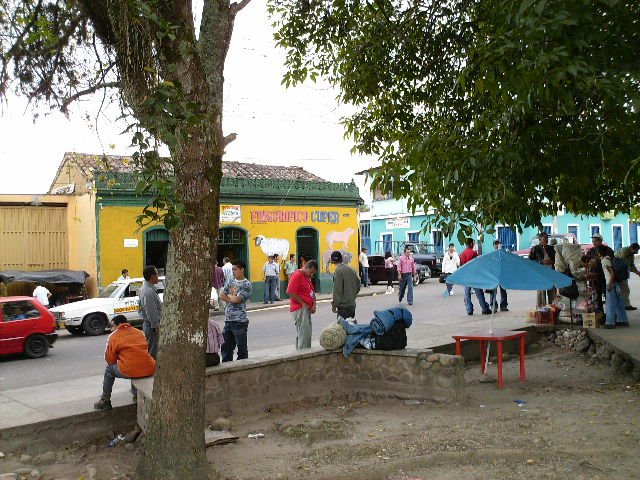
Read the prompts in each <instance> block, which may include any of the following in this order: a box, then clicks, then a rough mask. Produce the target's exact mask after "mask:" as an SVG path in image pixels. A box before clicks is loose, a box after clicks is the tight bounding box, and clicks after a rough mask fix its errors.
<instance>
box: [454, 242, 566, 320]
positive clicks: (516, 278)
mask: <svg viewBox="0 0 640 480" xmlns="http://www.w3.org/2000/svg"><path fill="white" fill-rule="evenodd" d="M571 282H572V279H571V277H569V276H567V275H565V274H563V273H559V272H556V271H555V270H553V269H551V268H549V267H543V266H542V265H540V264H538V263H537V262H533V261H531V260H529V259H526V258H522V257H520V256H518V255H515V254H513V253H509V252H507V251H505V250H502V249H500V250H494V251H493V252H491V253H487V254H486V255H481V256H479V257H477V258H475V259H473V260H472V261H470V262H469V263H465V264H464V265H463V266H462V267H460V268H459V269H458V270H456V271H455V272H454V273H452V274H451V275H449V276H448V277H447V283H453V284H455V285H462V286H465V287H471V288H481V289H483V290H494V289H496V288H498V286H501V287H502V288H504V289H505V290H550V289H552V288H554V287H557V288H562V287H568V286H569V285H571ZM493 307H494V306H493V305H491V324H490V325H491V327H490V330H491V331H493V310H494V308H493Z"/></svg>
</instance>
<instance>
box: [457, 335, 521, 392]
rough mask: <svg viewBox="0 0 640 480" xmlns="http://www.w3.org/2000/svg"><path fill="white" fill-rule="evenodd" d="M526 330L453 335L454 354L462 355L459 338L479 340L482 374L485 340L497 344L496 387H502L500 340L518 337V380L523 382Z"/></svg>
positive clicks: (484, 365)
mask: <svg viewBox="0 0 640 480" xmlns="http://www.w3.org/2000/svg"><path fill="white" fill-rule="evenodd" d="M526 336H527V332H522V331H512V330H493V331H491V332H490V331H489V330H478V331H474V332H468V333H462V334H460V335H453V338H454V339H455V341H456V355H460V356H462V346H461V344H460V341H461V340H478V341H480V371H481V372H482V373H483V374H484V373H485V369H486V355H487V342H496V343H497V344H498V354H497V357H498V388H502V342H503V341H504V340H516V339H518V338H519V339H520V381H522V382H524V381H525V378H526V375H525V370H524V349H525V338H526Z"/></svg>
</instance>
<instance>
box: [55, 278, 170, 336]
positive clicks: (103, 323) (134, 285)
mask: <svg viewBox="0 0 640 480" xmlns="http://www.w3.org/2000/svg"><path fill="white" fill-rule="evenodd" d="M159 280H160V281H159V282H158V284H157V285H156V290H157V291H158V293H159V294H160V299H162V293H163V292H164V277H160V278H159ZM143 282H144V278H130V279H128V280H125V281H124V282H113V283H111V284H110V285H109V286H108V287H106V288H105V289H104V290H103V291H102V292H101V293H100V295H99V296H98V297H96V298H90V299H88V300H82V301H80V302H74V303H68V304H66V305H61V306H59V307H55V308H52V309H51V313H53V315H54V317H55V319H56V322H57V324H58V327H59V328H63V327H64V328H66V329H67V330H68V331H69V332H71V333H72V334H74V335H79V334H81V333H83V332H84V333H86V334H87V335H102V334H103V333H104V331H105V330H106V329H107V328H109V320H111V319H113V318H114V317H115V316H117V315H124V316H125V317H127V320H128V321H129V322H130V323H132V324H134V325H135V324H136V323H138V324H140V323H142V318H141V317H140V314H139V313H138V303H139V299H138V291H139V290H140V287H142V284H143Z"/></svg>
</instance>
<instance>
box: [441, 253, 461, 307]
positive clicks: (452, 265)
mask: <svg viewBox="0 0 640 480" xmlns="http://www.w3.org/2000/svg"><path fill="white" fill-rule="evenodd" d="M459 266H460V257H459V256H458V252H456V247H455V245H454V244H453V243H450V244H449V248H447V251H446V252H444V258H443V259H442V273H443V274H444V275H446V276H447V277H448V276H449V275H451V274H452V273H453V272H455V271H456V270H457V269H458V267H459ZM447 292H448V293H449V295H453V284H451V283H447Z"/></svg>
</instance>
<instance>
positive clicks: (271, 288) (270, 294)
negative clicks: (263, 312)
mask: <svg viewBox="0 0 640 480" xmlns="http://www.w3.org/2000/svg"><path fill="white" fill-rule="evenodd" d="M277 283H278V277H277V276H276V275H269V276H268V277H267V278H265V280H264V301H265V302H273V301H274V300H275V299H276V285H277Z"/></svg>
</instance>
